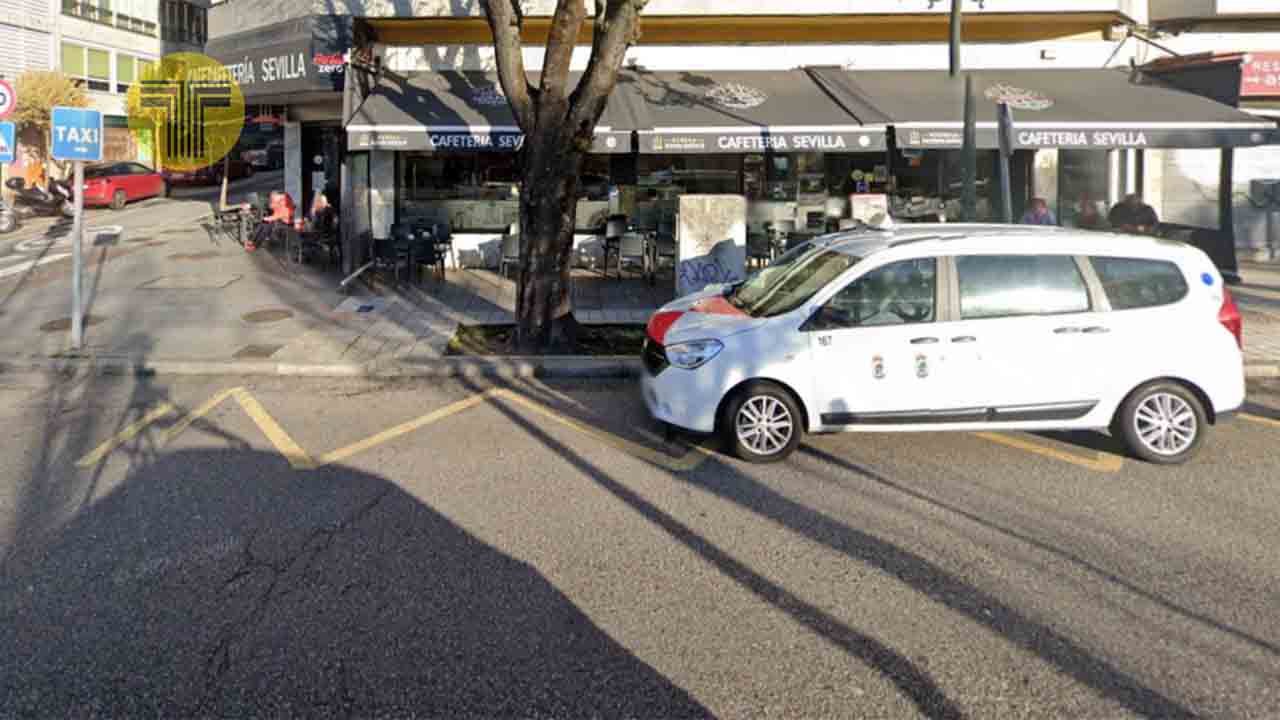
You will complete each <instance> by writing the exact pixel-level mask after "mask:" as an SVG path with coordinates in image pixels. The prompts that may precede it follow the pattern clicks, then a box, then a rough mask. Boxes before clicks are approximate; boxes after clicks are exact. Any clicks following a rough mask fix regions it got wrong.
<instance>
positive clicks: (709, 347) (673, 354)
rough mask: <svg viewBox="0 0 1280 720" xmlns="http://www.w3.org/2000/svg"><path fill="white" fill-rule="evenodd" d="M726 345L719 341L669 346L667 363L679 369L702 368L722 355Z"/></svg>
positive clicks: (696, 341)
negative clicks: (712, 359)
mask: <svg viewBox="0 0 1280 720" xmlns="http://www.w3.org/2000/svg"><path fill="white" fill-rule="evenodd" d="M723 349H724V343H722V342H720V341H719V340H690V341H689V342H682V343H676V344H675V345H668V346H667V362H669V363H671V364H672V365H674V366H676V367H678V368H684V369H685V370H692V369H694V368H697V367H702V366H703V365H706V364H707V363H708V362H710V361H711V358H713V357H715V356H716V355H719V354H720V351H721V350H723Z"/></svg>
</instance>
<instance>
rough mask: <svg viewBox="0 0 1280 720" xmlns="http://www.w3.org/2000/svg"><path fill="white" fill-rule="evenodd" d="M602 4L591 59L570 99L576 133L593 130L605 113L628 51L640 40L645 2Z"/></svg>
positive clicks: (598, 1)
mask: <svg viewBox="0 0 1280 720" xmlns="http://www.w3.org/2000/svg"><path fill="white" fill-rule="evenodd" d="M605 2H606V0H596V18H595V28H594V30H595V33H594V37H593V38H592V40H591V59H590V60H589V61H588V62H587V69H586V72H584V73H583V74H582V79H581V80H579V81H578V87H577V89H576V90H574V91H573V96H572V98H571V108H572V109H571V110H570V120H571V122H572V123H573V126H574V127H575V128H579V129H580V128H583V127H594V126H595V123H596V120H597V119H599V117H600V113H602V112H604V107H605V104H606V103H607V102H608V101H609V94H610V93H612V92H613V87H614V85H615V84H616V83H617V81H618V71H619V70H621V69H622V62H623V60H625V59H626V56H627V49H628V48H629V47H631V45H632V43H634V42H635V41H636V39H637V38H638V37H639V36H640V11H641V10H643V9H644V6H645V5H646V4H648V0H607V5H605ZM602 5H605V7H603V8H602ZM602 10H603V12H602Z"/></svg>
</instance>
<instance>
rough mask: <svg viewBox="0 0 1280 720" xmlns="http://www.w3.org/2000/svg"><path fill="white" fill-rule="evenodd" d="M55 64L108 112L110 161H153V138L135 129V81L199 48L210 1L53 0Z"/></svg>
mask: <svg viewBox="0 0 1280 720" xmlns="http://www.w3.org/2000/svg"><path fill="white" fill-rule="evenodd" d="M54 3H55V4H54V6H53V7H52V8H51V17H52V18H54V19H55V23H54V29H53V39H52V42H53V44H54V47H55V53H54V59H55V66H56V68H57V69H58V70H60V71H62V72H63V73H64V74H66V75H68V76H70V77H72V78H75V79H76V80H78V81H79V82H80V83H81V84H82V85H83V86H84V88H85V89H86V90H87V91H88V95H89V102H90V107H93V108H95V109H97V110H99V111H101V112H102V114H103V126H104V134H105V137H104V141H105V143H104V146H103V156H104V159H106V160H138V161H141V162H144V163H147V164H152V163H153V162H154V154H153V151H152V149H151V147H150V142H149V139H148V138H146V137H138V136H136V135H135V134H133V133H130V131H129V122H128V110H127V97H128V92H129V86H130V85H131V84H132V83H134V82H136V81H137V80H138V79H139V78H141V77H142V74H143V73H144V72H145V71H146V69H147V68H148V67H150V66H151V65H152V64H154V63H156V62H159V60H160V58H161V57H162V56H163V55H165V54H167V53H174V52H200V51H201V50H202V49H203V48H204V45H205V42H206V40H207V38H208V20H207V12H208V9H207V4H206V2H205V0H54Z"/></svg>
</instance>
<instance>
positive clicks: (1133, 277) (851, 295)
mask: <svg viewBox="0 0 1280 720" xmlns="http://www.w3.org/2000/svg"><path fill="white" fill-rule="evenodd" d="M1241 332H1242V326H1241V317H1240V312H1239V310H1238V309H1237V307H1236V305H1235V302H1234V301H1233V300H1232V298H1231V293H1230V292H1229V291H1228V290H1227V288H1226V287H1225V286H1224V285H1223V281H1222V276H1221V275H1220V274H1219V273H1218V271H1217V269H1216V268H1215V267H1214V265H1213V263H1212V262H1211V261H1210V260H1209V258H1208V257H1207V256H1206V255H1205V254H1204V253H1203V252H1202V251H1200V250H1198V249H1197V248H1194V247H1192V246H1190V245H1186V244H1184V243H1180V242H1175V241H1168V240H1161V239H1157V238H1150V237H1137V236H1127V235H1114V234H1109V233H1095V232H1083V231H1074V230H1065V229H1056V228H1044V227H1019V226H1008V225H953V224H947V225H910V226H906V227H897V228H892V229H860V230H856V231H852V232H848V233H839V234H834V235H827V236H823V237H820V238H817V239H815V240H813V241H811V242H809V243H806V244H804V245H801V246H799V247H796V248H795V249H793V250H791V251H790V252H788V253H787V254H785V255H783V256H781V257H779V258H778V259H777V260H775V261H774V262H773V263H772V264H771V265H770V266H769V267H767V268H765V269H764V270H762V271H760V272H758V273H756V274H755V275H753V276H751V277H750V278H748V279H747V280H746V281H745V282H742V283H739V284H737V285H733V286H715V287H709V288H707V289H705V290H704V291H702V292H700V293H697V294H694V295H691V296H688V297H684V298H681V299H678V300H676V301H675V302H672V303H670V304H668V305H667V306H665V307H663V308H662V309H661V310H659V311H658V312H656V313H655V314H654V315H653V316H652V318H651V319H650V321H649V325H648V328H647V337H646V341H645V348H644V351H643V361H644V366H645V369H644V372H643V373H642V392H643V394H644V400H645V403H646V405H647V406H648V408H649V412H650V413H651V414H652V415H653V416H654V417H655V418H656V419H658V420H659V421H662V422H665V423H668V424H670V425H673V426H676V427H679V428H684V429H686V430H691V431H694V432H698V433H712V432H716V433H719V434H721V435H723V437H724V440H725V442H726V444H727V446H728V447H729V449H731V450H732V451H733V452H734V453H735V454H736V455H738V456H739V457H741V458H743V459H745V460H749V461H754V462H769V461H775V460H780V459H782V458H785V457H787V456H788V455H789V454H790V453H791V452H793V451H794V450H795V448H796V447H797V446H798V444H799V443H800V441H801V439H802V437H803V435H804V434H805V433H824V432H886V431H888V432H904V431H942V430H963V431H973V430H1077V429H1108V430H1109V431H1110V432H1111V433H1113V434H1114V435H1116V436H1118V437H1119V438H1121V439H1122V440H1123V441H1124V443H1125V444H1126V445H1127V446H1128V447H1129V448H1130V450H1131V451H1132V452H1133V453H1134V454H1135V455H1137V456H1138V457H1140V458H1143V459H1145V460H1148V461H1151V462H1155V463H1165V464H1173V463H1180V462H1184V461H1186V460H1188V459H1189V458H1190V457H1192V455H1194V454H1195V452H1196V450H1197V449H1198V448H1199V447H1200V444H1201V442H1202V440H1203V439H1204V436H1205V433H1206V431H1207V430H1208V428H1209V426H1210V425H1212V424H1214V423H1216V422H1217V421H1218V419H1220V418H1222V417H1224V416H1225V415H1228V414H1230V413H1231V412H1232V411H1234V410H1236V409H1237V408H1239V407H1240V406H1241V404H1242V403H1243V402H1244V397H1245V378H1244V365H1243V359H1242V354H1241Z"/></svg>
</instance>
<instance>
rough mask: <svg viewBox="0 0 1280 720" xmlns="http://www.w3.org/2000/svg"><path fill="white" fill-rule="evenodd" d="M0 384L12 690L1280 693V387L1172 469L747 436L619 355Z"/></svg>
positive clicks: (994, 696)
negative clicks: (338, 376)
mask: <svg viewBox="0 0 1280 720" xmlns="http://www.w3.org/2000/svg"><path fill="white" fill-rule="evenodd" d="M0 383H2V384H0V427H3V428H5V433H6V434H7V442H5V443H4V444H3V446H0V477H3V478H4V481H3V485H2V486H0V509H2V517H0V538H2V539H3V545H0V547H2V548H3V550H2V553H3V554H2V555H0V568H2V569H0V616H3V617H4V618H6V621H5V622H4V623H3V624H0V707H2V708H4V711H3V714H5V715H13V716H20V717H35V716H41V717H44V716H58V717H64V716H90V715H100V716H106V717H122V716H136V715H159V716H165V717H190V716H257V717H262V716H270V717H282V716H308V717H313V716H339V715H341V716H350V715H356V716H361V717H371V716H408V715H411V714H412V715H414V716H423V717H437V716H438V717H494V716H503V717H511V716H520V717H583V716H608V717H615V716H626V717H645V718H649V717H684V716H703V715H715V716H724V717H785V718H797V717H806V718H809V717H812V718H817V717H821V718H827V717H895V718H897V717H912V716H923V717H969V718H1003V717H1036V718H1041V717H1088V718H1097V717H1108V718H1111V717H1131V716H1146V717H1161V718H1165V717H1181V716H1209V717H1224V718H1240V717H1257V718H1264V717H1276V716H1277V715H1278V714H1280V623H1277V622H1276V617H1277V611H1278V610H1280V554H1278V553H1277V552H1276V548H1277V547H1280V523H1277V522H1276V520H1275V518H1276V517H1277V516H1280V499H1278V497H1277V496H1278V494H1277V493H1276V492H1275V487H1276V478H1280V453H1276V452H1275V451H1274V448H1275V446H1276V444H1277V443H1278V442H1280V420H1276V418H1280V384H1262V383H1258V384H1254V385H1253V386H1252V387H1251V401H1252V403H1253V404H1251V405H1250V407H1249V408H1248V409H1249V416H1248V417H1247V418H1244V419H1240V420H1237V421H1235V422H1234V423H1233V424H1231V425H1229V426H1222V427H1220V428H1218V429H1216V431H1215V432H1214V433H1213V435H1212V436H1211V437H1210V438H1209V441H1208V443H1207V445H1206V447H1205V449H1204V452H1203V453H1202V455H1201V457H1200V458H1198V459H1197V460H1196V461H1195V462H1193V463H1192V464H1190V465H1187V466H1185V467H1180V468H1158V467H1154V466H1150V465H1145V464H1142V463H1140V462H1137V461H1133V460H1130V459H1126V458H1124V457H1123V456H1122V455H1121V454H1119V451H1118V449H1117V448H1116V447H1115V446H1114V445H1113V444H1112V443H1111V442H1110V440H1109V439H1108V438H1106V437H1105V436H1102V435H1093V434H1079V435H1074V436H1070V437H1065V436H1054V437H1049V436H1032V435H1022V434H1013V435H974V434H955V435H939V434H927V435H845V436H834V437H824V438H817V439H814V440H812V441H811V442H810V443H808V444H807V446H806V447H805V448H803V449H802V452H800V453H798V454H797V456H796V457H795V458H793V459H792V460H791V461H789V462H787V463H785V464H781V465H776V466H764V467H761V466H749V465H745V464H742V463H739V462H737V461H734V460H731V459H728V458H726V457H725V456H723V455H721V454H719V453H717V452H714V451H713V450H704V449H700V448H697V447H694V448H690V447H689V446H687V445H685V444H684V443H683V442H680V441H675V442H666V441H664V439H663V438H661V437H659V436H657V435H655V434H653V432H652V425H651V423H649V421H648V420H647V418H646V417H645V414H644V410H643V408H642V407H641V405H640V403H639V401H638V396H637V393H636V391H635V389H634V387H633V386H632V385H631V384H630V383H617V382H594V383H572V384H554V385H543V384H537V383H535V384H524V385H519V386H515V387H512V388H507V389H502V390H500V391H496V392H495V391H494V389H493V388H491V387H489V386H487V385H482V384H477V383H473V382H467V381H462V382H444V381H438V380H437V381H431V382H416V383H399V384H371V383H365V382H355V381H284V380H271V381H261V382H249V383H246V382H240V381H238V380H236V379H234V378H225V379H187V380H180V381H179V380H172V381H171V380H168V379H144V380H134V379H121V378H116V379H110V378H103V377H72V378H58V379H50V378H35V377H15V376H0ZM237 388H239V389H237Z"/></svg>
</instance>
